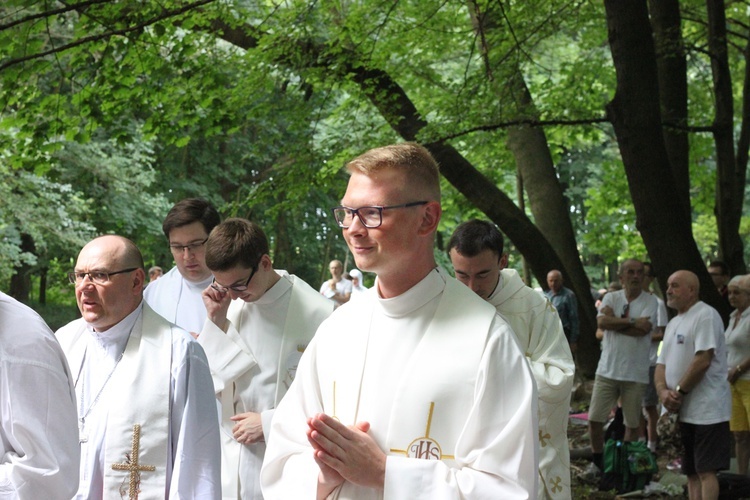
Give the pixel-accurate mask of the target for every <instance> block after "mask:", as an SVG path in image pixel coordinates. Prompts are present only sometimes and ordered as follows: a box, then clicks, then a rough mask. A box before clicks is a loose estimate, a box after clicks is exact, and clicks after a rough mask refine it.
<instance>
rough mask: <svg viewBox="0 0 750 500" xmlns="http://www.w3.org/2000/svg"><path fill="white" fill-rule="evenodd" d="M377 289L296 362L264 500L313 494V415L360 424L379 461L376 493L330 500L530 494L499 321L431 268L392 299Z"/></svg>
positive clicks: (515, 373) (515, 381)
mask: <svg viewBox="0 0 750 500" xmlns="http://www.w3.org/2000/svg"><path fill="white" fill-rule="evenodd" d="M377 288H378V287H377V282H376V284H375V286H374V287H373V288H372V289H370V290H369V291H368V292H367V293H365V294H364V295H362V296H361V299H359V300H355V301H350V302H349V303H347V304H345V305H343V306H342V307H340V308H338V309H337V310H336V311H335V312H334V313H333V314H332V315H331V317H330V318H328V319H327V320H326V321H324V322H323V324H322V325H321V326H320V328H319V329H318V332H317V333H316V335H315V338H313V341H312V342H311V343H310V346H309V347H308V349H307V350H306V351H305V354H304V355H303V356H302V360H301V361H300V365H299V370H298V375H297V377H296V379H295V381H294V383H293V384H292V387H291V388H290V389H289V392H288V393H287V395H286V397H285V398H284V399H283V400H282V401H281V403H280V404H279V406H278V408H277V410H276V413H275V415H274V421H273V424H272V427H271V429H272V430H271V439H270V441H269V443H268V448H267V450H266V459H265V461H264V463H263V469H262V471H261V484H262V486H263V494H264V495H265V498H266V499H269V500H271V499H289V498H294V499H304V498H315V495H316V488H317V480H318V473H319V468H318V466H317V465H316V464H315V462H314V460H313V452H312V448H311V446H310V445H309V443H308V442H307V438H306V434H305V431H306V429H307V419H308V418H309V417H312V416H313V415H315V414H316V413H319V412H324V413H327V414H329V415H331V416H334V417H336V418H337V419H339V420H340V421H341V423H343V424H345V425H354V424H355V423H356V422H361V421H367V422H369V423H370V424H371V428H370V430H369V434H370V435H371V436H372V438H373V439H374V440H375V442H376V443H377V444H378V445H379V446H380V448H381V450H383V452H384V453H385V454H386V455H387V459H386V471H385V484H384V491H379V490H375V489H372V488H366V487H361V486H357V485H354V484H353V483H349V482H345V483H344V484H343V485H341V486H340V487H339V488H337V489H336V490H335V491H334V492H333V494H332V496H333V497H334V498H341V499H357V500H366V499H376V498H377V499H379V498H388V499H410V500H412V499H415V498H424V499H430V500H432V499H441V498H458V497H459V496H460V497H462V498H464V497H465V498H493V499H494V498H498V499H499V498H502V499H515V498H536V495H537V477H538V474H537V468H538V459H537V449H538V444H539V443H538V427H537V405H536V400H537V396H536V389H535V384H534V379H533V377H532V375H531V372H530V370H529V367H528V364H527V363H526V360H525V358H524V357H523V353H522V352H521V350H520V348H519V345H518V342H517V340H516V339H515V337H514V336H513V334H512V332H511V331H510V328H509V327H508V325H507V324H506V323H505V321H503V320H502V318H500V316H498V315H497V313H496V312H495V310H494V308H493V307H491V306H490V305H489V304H488V303H487V302H485V301H483V300H481V299H480V298H479V297H477V296H476V294H474V293H473V292H472V291H471V290H469V289H468V288H466V287H465V286H463V285H462V284H460V283H459V282H457V281H456V280H454V279H453V278H450V277H448V276H447V274H446V273H445V271H443V270H442V269H436V270H435V271H432V272H430V273H429V274H428V275H427V276H426V277H425V278H424V279H423V280H422V281H421V282H419V283H418V284H417V285H415V286H414V287H412V288H411V289H410V290H408V291H407V292H405V293H403V294H402V295H400V296H398V297H395V298H391V299H381V298H379V297H378V295H377ZM353 325H357V326H358V327H357V328H353V327H352V326H353Z"/></svg>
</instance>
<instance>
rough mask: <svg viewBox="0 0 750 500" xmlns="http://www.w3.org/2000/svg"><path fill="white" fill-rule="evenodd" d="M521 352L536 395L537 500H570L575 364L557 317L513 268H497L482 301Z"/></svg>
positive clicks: (545, 301)
mask: <svg viewBox="0 0 750 500" xmlns="http://www.w3.org/2000/svg"><path fill="white" fill-rule="evenodd" d="M487 300H488V302H489V303H490V304H492V305H493V306H495V308H496V309H497V312H498V313H500V315H501V316H502V317H503V319H505V321H507V322H508V324H509V325H510V326H511V328H512V329H513V332H514V333H515V334H516V338H517V339H518V343H519V344H520V345H521V349H523V350H524V351H525V355H526V360H527V361H528V362H529V366H530V367H531V372H532V374H533V375H534V380H535V381H536V387H537V391H538V395H539V498H540V499H542V498H555V499H565V498H570V497H571V493H570V450H569V449H568V414H569V412H570V391H571V390H572V388H573V377H574V374H575V363H574V362H573V355H572V354H571V352H570V347H569V346H568V340H567V339H566V338H565V332H564V331H563V327H562V323H561V322H560V317H559V316H558V314H557V311H555V308H554V307H553V306H552V304H551V303H550V302H549V300H547V298H545V297H544V296H543V295H542V294H540V293H538V292H536V291H534V290H533V289H531V288H529V287H527V286H526V285H525V284H524V283H523V281H521V277H520V276H518V272H516V271H515V270H514V269H503V270H502V271H501V272H500V281H499V282H498V285H497V288H496V289H495V291H494V292H492V295H490V297H489V298H488V299H487Z"/></svg>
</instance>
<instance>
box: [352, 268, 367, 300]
mask: <svg viewBox="0 0 750 500" xmlns="http://www.w3.org/2000/svg"><path fill="white" fill-rule="evenodd" d="M349 276H351V278H352V295H357V294H360V293H365V292H366V291H367V290H368V288H367V287H366V286H365V285H364V283H362V280H363V276H362V271H360V270H359V269H352V270H351V271H349Z"/></svg>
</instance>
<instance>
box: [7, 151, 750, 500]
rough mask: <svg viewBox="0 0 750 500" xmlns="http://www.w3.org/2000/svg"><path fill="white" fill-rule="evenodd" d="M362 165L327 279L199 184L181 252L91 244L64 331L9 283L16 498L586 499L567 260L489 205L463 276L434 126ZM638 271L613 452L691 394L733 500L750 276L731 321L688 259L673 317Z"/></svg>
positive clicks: (621, 354) (675, 283) (593, 423)
mask: <svg viewBox="0 0 750 500" xmlns="http://www.w3.org/2000/svg"><path fill="white" fill-rule="evenodd" d="M346 169H347V171H348V174H349V182H348V185H347V188H346V191H345V193H344V194H343V196H342V198H341V205H340V206H337V207H334V208H333V210H332V213H333V218H334V220H335V223H336V224H337V225H338V226H339V227H340V228H341V230H342V234H343V236H344V239H345V240H346V243H347V245H348V247H349V250H350V252H351V254H352V255H353V256H354V261H355V263H356V266H357V268H352V269H351V270H350V271H349V272H348V273H345V271H344V264H343V263H342V262H341V261H339V260H336V259H334V260H332V261H331V262H330V264H329V271H330V275H331V279H329V280H326V281H325V282H324V283H322V285H321V287H320V289H319V290H315V289H313V288H312V287H310V286H309V285H308V284H307V283H305V282H304V281H303V280H301V279H300V278H299V277H297V276H294V275H293V274H289V273H288V272H287V271H285V270H281V269H275V268H274V267H273V261H272V259H271V256H270V250H269V244H268V238H267V237H266V235H265V233H264V232H263V230H262V229H261V228H260V227H259V226H258V225H257V224H255V223H253V222H251V221H249V220H246V219H241V218H229V219H226V220H224V221H221V218H220V216H219V213H218V212H217V211H216V209H215V208H214V207H213V206H212V205H211V204H210V203H209V202H207V201H205V200H203V199H198V198H190V199H186V200H182V201H180V202H178V203H177V204H175V205H174V206H173V207H172V209H171V210H170V211H169V213H168V214H167V215H166V217H165V219H164V222H163V225H162V229H163V232H164V235H165V238H166V240H167V241H168V244H169V248H170V250H171V252H172V256H173V258H174V262H175V266H174V267H173V268H172V269H171V270H170V271H168V272H167V273H162V270H161V268H157V267H154V268H151V269H149V272H148V279H147V276H146V270H145V268H144V262H143V256H142V255H141V252H140V250H139V249H138V248H137V246H136V245H135V244H134V243H133V242H132V241H130V240H128V239H127V238H124V237H121V236H117V235H104V236H100V237H97V238H94V239H93V240H91V241H90V242H88V243H87V244H86V245H85V246H84V247H83V248H82V249H81V250H80V252H79V254H78V258H77V260H76V263H75V267H74V269H73V271H72V272H70V273H69V279H70V282H71V284H72V285H74V288H75V296H76V301H77V304H78V308H79V310H80V313H81V317H80V318H79V319H77V320H75V321H73V322H71V323H70V324H68V325H66V326H64V327H62V328H61V329H59V330H58V331H57V332H56V333H55V334H53V333H52V332H51V331H50V330H49V328H48V327H47V326H46V325H45V324H44V321H43V320H42V319H41V318H40V317H39V316H38V315H36V314H35V313H33V312H32V311H31V310H30V309H28V308H27V307H25V306H23V305H21V304H19V303H18V302H16V301H15V300H13V299H11V298H10V297H8V296H6V295H0V315H1V317H2V318H3V321H2V324H1V325H0V336H2V340H1V341H0V373H2V378H0V380H1V381H2V382H3V383H2V384H0V385H1V386H2V387H0V398H2V401H1V402H2V404H0V408H2V409H1V410H0V418H2V422H1V423H2V426H1V427H0V438H2V439H1V440H0V442H1V443H2V445H0V446H2V449H3V452H4V453H3V456H2V457H3V458H2V462H1V463H0V497H2V498H6V497H7V498H52V499H54V498H61V499H62V498H76V499H109V498H124V497H128V498H190V499H199V498H206V499H219V498H226V499H230V498H231V499H237V498H241V499H261V498H268V499H288V498H340V499H345V498H350V499H358V500H359V499H369V498H404V499H406V498H408V499H413V498H425V499H432V498H448V497H450V498H457V497H461V498H464V497H465V498H503V499H513V498H519V499H521V498H526V499H530V498H545V499H569V498H571V497H572V493H571V476H570V453H569V449H568V439H567V427H568V415H569V410H570V398H571V390H572V387H573V381H574V373H575V363H574V360H573V356H574V354H575V352H576V349H577V344H578V340H579V335H580V324H579V320H578V302H577V300H576V296H575V294H574V293H573V292H572V291H571V290H569V289H568V288H566V287H565V286H564V282H563V275H562V273H561V272H560V271H558V270H551V271H550V272H549V274H548V275H547V283H548V286H549V291H547V292H546V293H545V294H540V293H538V292H537V291H535V290H533V289H532V288H529V287H528V286H527V285H526V284H524V283H523V281H522V280H521V278H520V276H519V274H518V273H517V272H516V271H515V270H513V269H509V268H508V258H509V256H508V253H507V252H506V251H505V248H504V241H503V236H502V234H501V233H500V231H499V230H498V229H497V227H496V226H495V225H494V224H492V223H490V222H487V221H482V220H476V219H475V220H470V221H467V222H464V223H462V224H460V225H459V226H458V227H457V228H456V230H455V231H454V233H453V235H452V237H451V238H450V241H449V243H448V246H447V253H448V258H449V259H450V262H451V265H452V268H453V269H452V271H453V273H454V275H455V278H456V279H454V278H452V277H451V276H450V275H449V273H448V272H446V271H445V270H444V269H443V268H442V267H441V266H439V265H438V264H437V263H436V260H435V256H434V253H433V249H434V246H435V236H436V232H437V227H438V224H439V223H440V219H441V214H442V209H441V201H440V182H439V171H438V166H437V163H436V162H435V160H434V158H433V157H432V156H431V155H430V153H429V152H428V151H427V150H426V149H425V148H424V147H422V146H419V145H416V144H413V143H404V144H398V145H392V146H385V147H381V148H376V149H373V150H370V151H367V152H366V153H364V154H362V155H360V156H359V157H357V158H355V159H353V160H352V161H350V162H349V163H348V164H347V166H346ZM362 271H364V272H367V273H371V274H372V275H373V276H374V284H372V286H371V287H370V288H367V287H365V286H364V280H365V276H364V274H363V272H362ZM722 272H723V271H722ZM727 274H728V273H727ZM712 275H713V273H712ZM722 276H723V275H722ZM619 277H620V283H621V284H622V289H621V290H619V291H613V292H610V293H607V294H606V295H605V296H604V297H603V299H602V300H601V303H600V304H599V306H598V319H597V321H598V326H599V327H600V329H601V336H602V356H601V360H600V363H599V367H598V369H597V372H596V379H595V382H594V393H593V395H592V402H591V408H590V412H589V415H590V418H589V426H590V436H591V448H592V451H593V457H594V458H593V462H594V464H596V466H597V467H598V468H599V469H603V468H604V467H603V463H602V447H603V445H604V436H603V425H604V422H605V421H606V419H607V417H608V415H609V413H610V411H611V410H612V408H613V407H615V406H618V405H619V406H621V408H622V412H623V415H624V419H625V425H626V428H627V432H626V437H625V439H626V440H634V439H638V438H639V436H641V435H643V436H646V438H647V439H648V443H649V447H650V448H651V449H652V450H654V451H655V450H656V449H657V448H656V447H657V437H656V430H655V420H656V418H658V410H657V408H658V407H659V403H661V406H662V407H663V408H664V409H665V410H666V411H668V412H679V415H680V430H681V435H682V442H683V444H684V446H685V453H684V455H683V457H682V458H683V462H682V467H683V470H684V471H685V473H686V474H687V475H688V477H689V491H690V495H691V498H704V499H708V498H715V497H714V496H712V495H713V493H714V492H715V491H716V490H717V489H718V485H717V483H716V474H715V473H716V471H718V470H721V469H724V468H726V467H728V460H729V451H728V450H729V447H730V446H731V445H730V442H731V441H730V439H729V438H730V436H729V432H730V423H729V420H730V419H729V412H730V407H731V411H732V418H731V431H732V432H734V436H735V443H736V446H737V450H736V453H737V460H738V464H739V467H740V470H744V471H745V473H746V472H747V467H748V461H750V452H748V450H747V446H748V444H750V426H748V419H747V413H748V412H747V409H748V407H750V404H748V402H749V401H750V372H749V370H750V335H748V333H750V332H748V331H747V330H748V320H747V316H748V315H750V313H749V312H748V311H750V309H748V305H750V279H748V277H735V278H732V279H731V281H730V280H729V279H727V281H728V283H725V284H726V288H727V297H728V300H729V302H730V304H732V306H733V307H735V308H736V311H735V312H734V313H733V315H732V318H731V320H730V325H729V327H728V328H727V330H726V337H725V335H724V329H723V324H722V323H721V319H720V318H719V316H718V313H716V311H714V310H713V309H712V308H711V307H710V306H708V305H706V304H704V303H703V302H700V300H699V299H698V281H697V277H695V275H694V274H692V273H690V272H689V271H678V272H676V273H674V274H673V275H672V276H671V277H670V278H669V288H668V289H667V292H666V297H667V305H668V306H669V307H671V308H673V309H674V310H675V311H676V312H677V315H676V316H675V318H673V319H672V320H671V321H669V323H667V315H666V309H665V307H664V302H663V301H661V299H659V298H658V297H657V296H656V295H654V294H653V293H652V292H651V290H650V288H649V287H650V283H651V281H652V280H653V272H652V269H651V267H650V265H648V264H647V263H643V262H641V261H639V260H636V259H628V260H626V261H624V262H623V263H622V266H621V268H620V273H619ZM717 320H718V321H717ZM11 325H13V326H12V327H11ZM16 325H22V326H23V330H19V327H17V326H16ZM353 325H356V326H357V328H353V327H352V326H353ZM19 332H20V333H21V334H22V335H19ZM662 337H663V344H662V345H663V347H662V349H661V352H660V353H658V354H657V352H658V346H659V344H660V343H661V341H662ZM725 338H726V340H725ZM727 363H729V364H727ZM727 366H731V367H732V368H731V369H729V370H728V369H727ZM730 387H731V396H730ZM649 388H650V389H649ZM644 415H645V417H646V418H644ZM642 427H643V429H645V430H641V428H642ZM652 427H653V430H652ZM76 438H77V439H76ZM706 443H711V446H707V445H706ZM709 448H710V449H709ZM701 495H702V496H701Z"/></svg>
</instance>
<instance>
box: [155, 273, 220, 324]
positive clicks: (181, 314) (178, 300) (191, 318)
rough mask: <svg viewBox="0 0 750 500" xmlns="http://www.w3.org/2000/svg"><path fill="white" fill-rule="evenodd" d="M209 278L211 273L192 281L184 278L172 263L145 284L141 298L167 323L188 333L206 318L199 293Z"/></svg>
mask: <svg viewBox="0 0 750 500" xmlns="http://www.w3.org/2000/svg"><path fill="white" fill-rule="evenodd" d="M212 280H213V276H209V277H208V278H206V279H205V280H203V281H201V282H199V283H192V282H190V281H188V280H186V279H185V278H183V277H182V275H181V274H180V271H179V270H178V269H177V266H175V267H173V268H172V269H170V270H169V272H168V273H167V274H165V275H164V276H162V277H161V278H159V279H158V280H156V281H152V282H151V283H149V284H148V286H147V287H146V290H144V291H143V299H144V300H145V301H146V303H147V304H148V305H149V306H151V309H153V310H154V311H156V312H157V313H159V314H160V315H161V316H162V317H164V318H166V319H167V321H169V322H170V323H174V324H175V325H177V326H179V327H180V328H182V329H183V330H186V331H188V332H190V333H198V332H200V331H201V328H203V323H204V322H205V321H206V306H205V305H204V304H203V296H202V295H201V294H202V293H203V290H205V289H206V287H207V286H208V285H210V284H211V281H212Z"/></svg>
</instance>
